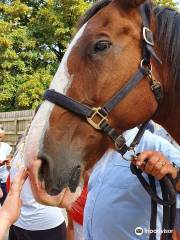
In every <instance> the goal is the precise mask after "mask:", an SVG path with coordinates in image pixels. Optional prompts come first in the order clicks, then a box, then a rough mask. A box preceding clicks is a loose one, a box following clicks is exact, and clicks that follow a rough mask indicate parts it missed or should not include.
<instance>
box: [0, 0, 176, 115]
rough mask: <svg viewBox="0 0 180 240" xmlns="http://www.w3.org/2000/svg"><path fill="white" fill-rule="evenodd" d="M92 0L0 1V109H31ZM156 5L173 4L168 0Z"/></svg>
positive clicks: (39, 97) (156, 1) (47, 84)
mask: <svg viewBox="0 0 180 240" xmlns="http://www.w3.org/2000/svg"><path fill="white" fill-rule="evenodd" d="M93 2H95V0H0V111H11V110H19V109H31V108H35V107H36V106H37V105H38V104H39V103H41V98H42V95H43V92H44V90H45V89H47V88H48V86H49V83H50V81H51V79H52V78H53V75H54V73H55V71H56V69H57V66H58V64H59V62H60V60H61V59H62V56H63V54H64V52H65V50H66V46H67V44H68V43H69V41H70V39H71V37H72V35H73V33H74V31H75V26H76V22H77V21H78V19H79V17H80V16H81V15H82V14H83V12H84V11H85V10H86V9H87V8H88V7H89V5H90V4H92V3H93ZM155 3H156V4H162V5H165V6H170V7H173V8H174V7H176V4H175V1H173V0H155Z"/></svg>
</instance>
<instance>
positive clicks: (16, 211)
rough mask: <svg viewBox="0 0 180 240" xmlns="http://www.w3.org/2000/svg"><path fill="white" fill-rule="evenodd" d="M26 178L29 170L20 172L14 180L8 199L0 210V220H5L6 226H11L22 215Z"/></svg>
mask: <svg viewBox="0 0 180 240" xmlns="http://www.w3.org/2000/svg"><path fill="white" fill-rule="evenodd" d="M26 178H27V170H25V169H22V170H20V172H19V173H18V174H17V175H16V177H15V178H14V180H13V182H12V184H11V188H10V191H9V193H8V195H7V198H6V200H5V202H4V204H3V206H2V208H1V209H0V218H1V219H3V221H4V223H5V224H6V226H11V225H12V224H13V223H14V222H15V221H16V220H17V219H18V217H19V215H20V209H21V200H20V193H21V190H22V186H23V184H24V182H25V180H26Z"/></svg>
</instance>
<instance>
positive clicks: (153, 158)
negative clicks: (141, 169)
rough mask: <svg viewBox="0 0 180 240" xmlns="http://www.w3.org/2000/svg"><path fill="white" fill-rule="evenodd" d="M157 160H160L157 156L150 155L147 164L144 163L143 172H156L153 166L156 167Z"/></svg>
mask: <svg viewBox="0 0 180 240" xmlns="http://www.w3.org/2000/svg"><path fill="white" fill-rule="evenodd" d="M159 160H160V157H159V155H157V154H156V155H152V156H151V157H150V158H149V159H148V161H147V163H145V171H146V172H147V173H149V174H151V173H152V172H153V171H154V170H156V169H155V166H156V164H158V162H159Z"/></svg>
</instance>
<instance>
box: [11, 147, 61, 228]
mask: <svg viewBox="0 0 180 240" xmlns="http://www.w3.org/2000/svg"><path fill="white" fill-rule="evenodd" d="M22 149H23V143H22V144H21V146H20V147H19V150H18V152H17V153H16V156H15V158H14V160H13V162H12V167H11V170H10V178H11V180H13V178H14V176H15V175H16V173H17V172H18V171H19V170H20V169H21V168H22V167H23V166H24V161H23V153H22V152H23V150H22ZM21 200H22V207H21V215H20V217H19V219H18V220H17V222H16V223H15V224H14V225H15V226H17V227H20V228H23V229H25V230H30V231H38V230H47V229H52V228H55V227H57V226H59V225H61V224H62V223H63V222H64V216H63V214H62V211H61V209H60V208H57V207H50V206H45V205H42V204H39V203H38V202H36V200H35V199H34V197H33V194H32V190H31V186H30V182H29V179H27V180H26V182H25V184H24V186H23V189H22V192H21Z"/></svg>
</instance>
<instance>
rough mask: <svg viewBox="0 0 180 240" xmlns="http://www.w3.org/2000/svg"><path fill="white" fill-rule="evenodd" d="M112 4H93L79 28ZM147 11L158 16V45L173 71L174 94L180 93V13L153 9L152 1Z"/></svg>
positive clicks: (168, 9)
mask: <svg viewBox="0 0 180 240" xmlns="http://www.w3.org/2000/svg"><path fill="white" fill-rule="evenodd" d="M111 2H112V0H100V1H98V2H97V3H95V4H93V6H92V7H91V8H90V9H89V10H87V12H86V13H85V14H84V16H83V17H82V18H81V20H80V22H79V24H78V27H79V28H80V27H81V26H83V25H84V24H85V23H86V22H88V21H89V19H91V18H92V17H93V16H94V15H95V14H96V13H98V12H99V11H100V10H101V9H103V8H104V7H106V6H107V5H108V4H110V3H111ZM146 10H147V13H152V11H153V12H154V13H155V15H156V19H157V26H158V29H157V41H158V45H159V46H160V48H161V49H160V50H161V53H162V56H163V61H166V62H167V63H168V66H169V68H170V69H171V72H170V73H169V78H170V79H172V80H173V81H174V82H173V85H174V87H173V92H174V93H175V92H176V93H178V92H179V93H180V80H179V81H178V79H180V13H178V12H177V11H175V10H172V9H170V8H165V7H154V8H153V9H152V4H151V3H150V1H146ZM175 89H176V91H175ZM178 90H179V91H178Z"/></svg>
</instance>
